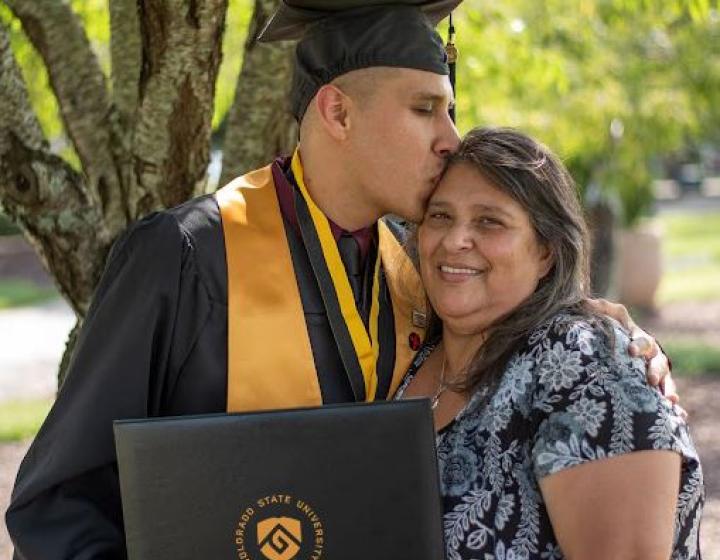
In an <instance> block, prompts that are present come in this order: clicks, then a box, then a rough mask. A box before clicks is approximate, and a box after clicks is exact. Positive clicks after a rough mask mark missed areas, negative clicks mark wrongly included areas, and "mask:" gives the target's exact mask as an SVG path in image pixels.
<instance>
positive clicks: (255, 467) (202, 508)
mask: <svg viewBox="0 0 720 560" xmlns="http://www.w3.org/2000/svg"><path fill="white" fill-rule="evenodd" d="M114 430H115V444H116V449H117V457H118V465H119V471H120V487H121V491H122V505H123V517H124V523H125V534H126V541H127V551H128V558H129V559H130V560H165V559H167V560H170V559H172V560H182V559H193V560H195V559H199V560H222V559H227V560H231V559H238V560H320V559H324V560H355V559H357V560H360V559H362V560H368V559H370V558H372V559H374V560H384V559H387V560H439V559H441V558H444V547H443V536H442V505H441V498H440V489H439V477H438V470H437V457H436V452H435V432H434V428H433V418H432V411H431V409H430V404H429V401H428V400H427V399H418V400H404V401H389V402H378V403H372V404H345V405H329V406H323V407H318V408H306V409H293V410H284V411H269V412H253V413H245V414H213V415H203V416H182V417H171V418H157V419H150V420H148V419H143V420H122V421H116V422H115V424H114Z"/></svg>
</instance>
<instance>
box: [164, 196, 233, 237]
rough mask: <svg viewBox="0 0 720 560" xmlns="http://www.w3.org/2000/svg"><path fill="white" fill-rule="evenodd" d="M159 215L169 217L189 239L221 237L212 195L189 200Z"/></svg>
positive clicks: (218, 219)
mask: <svg viewBox="0 0 720 560" xmlns="http://www.w3.org/2000/svg"><path fill="white" fill-rule="evenodd" d="M160 214H165V215H166V216H168V217H171V218H172V219H173V220H174V221H175V222H176V223H177V225H178V227H179V228H180V229H181V230H182V231H183V232H185V233H186V234H187V235H188V236H189V237H190V238H193V239H199V240H200V241H202V240H203V239H205V238H208V237H209V238H213V239H214V238H216V237H217V236H218V235H220V236H221V237H222V222H221V219H220V209H219V207H218V204H217V199H216V198H215V196H214V195H212V194H205V195H202V196H198V197H195V198H191V199H190V200H188V201H187V202H184V203H182V204H180V205H179V206H175V207H174V208H169V209H167V210H163V211H161V212H160Z"/></svg>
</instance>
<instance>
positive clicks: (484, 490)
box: [396, 314, 704, 560]
mask: <svg viewBox="0 0 720 560" xmlns="http://www.w3.org/2000/svg"><path fill="white" fill-rule="evenodd" d="M614 336H615V341H614V344H612V343H611V341H609V340H608V337H607V336H606V335H605V334H604V332H603V330H602V329H601V328H599V327H598V326H595V325H592V324H590V323H589V322H588V321H587V320H585V319H582V318H580V317H577V316H573V315H569V314H558V315H557V316H555V317H554V318H553V319H552V320H550V321H548V322H547V323H546V324H544V325H543V326H541V327H540V328H538V329H536V330H535V331H534V332H533V333H532V334H531V335H530V336H529V338H528V340H527V343H526V345H525V346H524V347H523V348H522V349H521V350H520V351H519V352H517V353H516V354H515V355H514V356H513V358H512V359H511V360H510V361H509V363H508V365H507V367H506V368H505V372H504V374H503V377H502V380H501V381H500V384H499V386H498V388H497V391H496V392H495V393H494V394H493V395H492V397H491V398H490V400H489V402H487V403H486V404H484V405H482V401H483V398H482V397H483V395H482V394H481V393H480V392H479V393H477V394H475V395H474V396H473V397H472V398H471V399H470V402H469V403H468V405H467V406H466V407H465V408H464V409H463V410H462V411H461V412H460V413H459V414H458V416H457V417H456V418H455V420H454V421H453V422H451V423H450V424H449V425H448V426H446V427H445V428H443V429H442V430H441V431H440V432H439V433H438V435H437V448H438V459H439V467H440V478H441V490H442V495H443V502H444V504H443V505H444V526H445V542H446V550H447V552H446V557H447V559H448V560H470V559H472V560H488V559H496V560H511V559H512V560H517V559H535V558H537V559H543V560H545V559H547V560H555V559H560V558H563V557H564V556H563V553H562V551H561V549H560V547H559V545H558V542H557V540H556V538H555V535H554V533H553V529H552V525H551V524H550V519H549V518H548V513H547V511H546V509H545V505H544V503H543V499H542V495H541V493H540V489H539V486H538V480H539V479H541V478H542V477H544V476H547V475H549V474H552V473H556V472H558V471H561V470H563V469H566V468H568V467H572V466H575V465H579V464H582V463H586V462H588V461H596V460H600V459H604V458H607V457H613V456H617V455H622V454H624V453H629V452H632V451H639V450H647V449H669V450H673V451H677V452H678V453H680V454H681V455H682V457H683V461H682V479H681V485H680V494H679V497H678V502H677V512H676V519H675V537H674V543H673V554H672V559H673V560H676V559H677V560H679V559H690V558H693V559H694V558H700V551H699V548H698V546H699V536H698V530H699V524H700V516H701V512H702V504H703V500H704V487H703V475H702V470H701V467H700V463H699V460H698V455H697V452H696V450H695V448H694V446H693V443H692V440H691V438H690V434H689V432H688V427H687V425H686V424H685V422H684V421H683V420H682V418H681V417H680V416H679V414H678V413H677V411H676V410H675V409H674V408H673V407H672V405H671V404H670V403H669V402H668V401H667V400H666V399H664V398H663V397H662V396H661V394H660V392H659V391H658V390H657V389H655V388H652V387H650V386H648V385H647V383H646V380H645V365H644V361H643V360H642V359H638V358H630V356H629V355H628V354H627V346H628V344H629V342H630V341H629V338H628V335H627V333H626V332H624V331H623V330H622V329H621V328H620V327H618V326H615V327H614ZM435 346H436V344H428V345H426V346H424V347H423V348H422V349H421V350H420V351H419V352H418V355H417V356H416V358H415V360H414V362H413V364H412V365H411V366H410V370H409V371H408V375H407V378H406V379H405V381H404V383H403V385H402V386H401V387H400V389H399V390H398V393H397V396H396V398H401V397H402V394H403V392H404V391H405V388H406V387H407V385H408V383H409V382H410V380H411V379H412V378H413V376H414V375H415V373H416V372H417V370H418V369H419V368H420V366H421V365H422V363H423V362H424V361H425V359H426V358H427V357H428V356H429V355H430V353H431V352H432V350H433V349H434V347H435Z"/></svg>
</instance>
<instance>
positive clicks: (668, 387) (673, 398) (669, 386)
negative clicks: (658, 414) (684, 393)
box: [660, 375, 680, 404]
mask: <svg viewBox="0 0 720 560" xmlns="http://www.w3.org/2000/svg"><path fill="white" fill-rule="evenodd" d="M660 389H661V390H662V393H663V395H665V398H666V399H668V400H670V402H672V403H673V404H677V403H679V402H680V395H678V394H677V385H675V380H674V379H673V378H672V375H666V376H665V377H664V378H663V380H662V383H660Z"/></svg>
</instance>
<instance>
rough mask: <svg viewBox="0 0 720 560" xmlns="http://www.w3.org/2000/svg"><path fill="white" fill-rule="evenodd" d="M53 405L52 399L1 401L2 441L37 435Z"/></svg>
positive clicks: (19, 439) (0, 437)
mask: <svg viewBox="0 0 720 560" xmlns="http://www.w3.org/2000/svg"><path fill="white" fill-rule="evenodd" d="M51 405H52V399H36V400H22V401H8V402H0V443H3V442H9V441H22V440H24V439H27V438H30V437H33V436H35V434H36V433H37V431H38V430H39V429H40V425H41V424H42V422H43V420H45V417H46V416H47V413H48V411H49V410H50V406H51Z"/></svg>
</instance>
